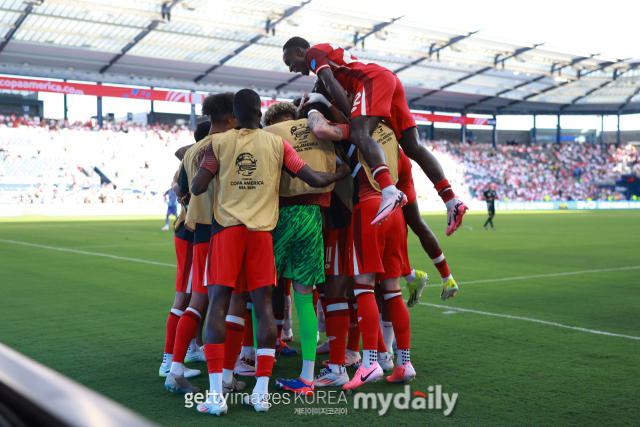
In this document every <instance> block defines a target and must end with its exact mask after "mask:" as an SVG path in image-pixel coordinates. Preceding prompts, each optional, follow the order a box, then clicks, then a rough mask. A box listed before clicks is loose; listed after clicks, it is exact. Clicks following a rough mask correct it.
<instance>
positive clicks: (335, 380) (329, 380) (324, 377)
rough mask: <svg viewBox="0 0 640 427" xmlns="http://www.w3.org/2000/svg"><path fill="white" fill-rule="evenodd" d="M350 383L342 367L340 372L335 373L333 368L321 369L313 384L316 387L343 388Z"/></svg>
mask: <svg viewBox="0 0 640 427" xmlns="http://www.w3.org/2000/svg"><path fill="white" fill-rule="evenodd" d="M348 382H349V375H347V370H346V369H345V368H344V367H342V366H341V367H340V368H339V369H338V372H333V371H332V370H331V368H329V367H326V368H322V369H320V375H318V376H316V377H315V379H314V380H313V384H314V386H316V387H336V386H343V385H345V384H346V383H348Z"/></svg>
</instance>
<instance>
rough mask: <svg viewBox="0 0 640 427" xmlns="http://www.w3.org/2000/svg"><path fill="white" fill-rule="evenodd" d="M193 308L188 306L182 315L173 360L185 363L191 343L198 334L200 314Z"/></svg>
mask: <svg viewBox="0 0 640 427" xmlns="http://www.w3.org/2000/svg"><path fill="white" fill-rule="evenodd" d="M192 310H193V309H192V308H188V309H187V310H186V311H185V312H184V314H183V315H182V316H181V317H180V322H179V323H178V329H177V330H176V342H175V344H174V345H173V361H174V362H180V363H184V357H185V356H186V355H187V350H188V349H189V343H191V340H192V339H193V337H195V336H196V331H197V330H198V323H199V322H200V316H198V315H197V314H196V313H194V311H192Z"/></svg>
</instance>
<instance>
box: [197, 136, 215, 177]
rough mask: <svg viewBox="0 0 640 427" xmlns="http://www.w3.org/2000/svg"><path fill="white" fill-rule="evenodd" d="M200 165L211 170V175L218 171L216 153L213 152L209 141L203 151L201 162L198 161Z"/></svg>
mask: <svg viewBox="0 0 640 427" xmlns="http://www.w3.org/2000/svg"><path fill="white" fill-rule="evenodd" d="M200 167H201V168H205V169H206V170H208V171H209V172H211V173H212V174H213V175H215V174H217V173H218V168H219V167H220V164H219V163H218V159H217V158H216V155H215V154H214V153H213V145H212V143H211V142H210V143H209V145H207V149H206V150H205V152H204V157H203V159H202V162H200Z"/></svg>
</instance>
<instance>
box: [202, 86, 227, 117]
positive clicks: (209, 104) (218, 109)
mask: <svg viewBox="0 0 640 427" xmlns="http://www.w3.org/2000/svg"><path fill="white" fill-rule="evenodd" d="M232 112H233V92H223V93H216V94H215V95H209V96H207V97H206V98H205V99H204V101H202V115H203V116H207V117H209V119H210V120H211V121H212V122H213V123H218V122H221V121H222V120H224V116H226V115H227V114H231V113H232Z"/></svg>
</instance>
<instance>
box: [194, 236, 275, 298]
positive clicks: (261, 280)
mask: <svg viewBox="0 0 640 427" xmlns="http://www.w3.org/2000/svg"><path fill="white" fill-rule="evenodd" d="M207 263H208V266H207V273H206V274H207V280H206V282H205V286H207V285H222V286H228V287H230V288H233V289H234V290H235V291H236V293H237V292H244V291H249V292H251V291H253V290H256V289H258V288H261V287H264V286H272V285H275V284H276V264H275V259H274V256H273V239H272V237H271V233H270V232H268V231H249V230H247V227H245V226H244V225H238V226H234V227H228V228H225V229H224V230H222V231H220V232H218V233H216V234H214V235H213V236H212V237H211V245H210V247H209V255H208V260H207Z"/></svg>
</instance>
